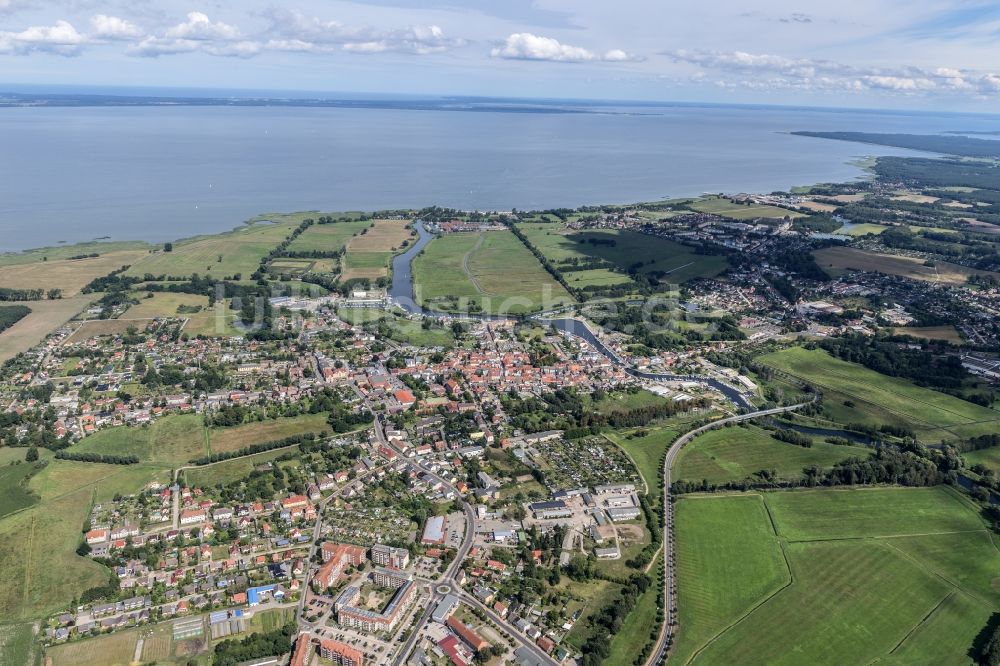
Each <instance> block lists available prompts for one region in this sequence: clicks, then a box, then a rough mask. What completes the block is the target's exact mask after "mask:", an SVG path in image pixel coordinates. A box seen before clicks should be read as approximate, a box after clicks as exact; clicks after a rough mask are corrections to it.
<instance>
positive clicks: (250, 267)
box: [105, 221, 297, 279]
mask: <svg viewBox="0 0 1000 666" xmlns="http://www.w3.org/2000/svg"><path fill="white" fill-rule="evenodd" d="M296 226H297V223H296V222H284V221H283V222H279V223H270V222H255V223H253V224H245V225H243V226H242V227H239V228H237V229H234V230H233V231H229V232H226V233H223V234H217V235H214V236H199V237H196V238H191V239H187V240H182V241H177V242H175V243H174V244H173V250H172V251H171V252H164V251H163V250H162V249H159V250H157V251H156V252H153V253H152V254H149V255H147V256H146V257H145V258H144V259H142V260H141V261H137V262H134V263H133V264H132V267H131V268H130V269H129V270H128V271H127V272H126V275H135V276H139V277H142V276H143V275H145V274H146V273H150V274H152V275H154V276H160V275H169V276H177V277H188V276H190V275H191V274H192V273H198V274H199V275H210V276H212V277H215V278H218V279H222V278H224V277H227V276H228V277H232V276H234V275H236V274H237V273H238V274H240V276H241V277H242V278H243V279H249V278H250V274H251V273H253V272H254V271H255V270H257V268H258V267H259V265H260V260H261V259H262V258H263V257H264V256H265V255H267V254H268V253H269V252H270V251H271V250H273V249H274V248H275V247H276V246H277V245H278V244H279V243H281V241H283V240H285V238H286V237H287V236H288V235H289V234H290V233H291V232H292V231H293V230H294V229H295V227H296ZM105 272H107V271H105Z"/></svg>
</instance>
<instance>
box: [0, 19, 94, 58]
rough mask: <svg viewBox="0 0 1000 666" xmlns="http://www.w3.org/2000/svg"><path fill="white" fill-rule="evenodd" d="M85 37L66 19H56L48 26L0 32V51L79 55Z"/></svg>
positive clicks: (24, 53) (85, 39)
mask: <svg viewBox="0 0 1000 666" xmlns="http://www.w3.org/2000/svg"><path fill="white" fill-rule="evenodd" d="M86 43H87V38H86V37H85V36H84V35H81V34H80V33H79V32H77V30H76V28H74V27H73V25H72V24H71V23H69V22H68V21H62V20H59V21H56V22H55V24H53V25H50V26H32V27H30V28H26V29H24V30H22V31H21V32H9V31H3V32H0V53H12V54H16V55H26V54H28V53H33V52H40V53H53V54H57V55H62V56H75V55H79V53H80V52H81V50H82V48H83V46H84V45H85V44H86Z"/></svg>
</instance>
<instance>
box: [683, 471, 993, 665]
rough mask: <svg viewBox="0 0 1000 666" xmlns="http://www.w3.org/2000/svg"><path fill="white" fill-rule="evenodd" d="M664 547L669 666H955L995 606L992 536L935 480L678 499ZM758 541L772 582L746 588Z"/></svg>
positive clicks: (753, 576)
mask: <svg viewBox="0 0 1000 666" xmlns="http://www.w3.org/2000/svg"><path fill="white" fill-rule="evenodd" d="M747 506H751V507H753V506H756V507H757V508H758V510H757V511H756V512H753V511H749V510H746V509H745V508H744V510H740V508H739V507H747ZM765 507H766V509H765ZM775 530H776V531H775ZM779 535H780V536H779ZM677 547H678V575H679V581H678V594H679V600H678V603H679V608H680V613H681V616H680V627H679V630H678V631H679V633H678V643H677V646H676V649H675V651H674V652H673V657H672V662H674V663H679V664H686V663H697V664H717V663H726V664H753V663H768V664H771V663H774V664H802V663H837V664H855V663H858V664H860V663H865V664H867V663H872V662H875V661H878V662H879V663H882V662H887V663H925V664H932V663H933V664H968V663H970V660H969V658H968V657H967V655H966V652H967V651H968V650H969V648H970V647H971V646H972V641H973V640H974V638H975V636H976V634H978V633H979V631H980V630H981V629H982V628H983V626H984V625H985V623H986V619H987V618H988V617H989V615H990V614H991V613H992V612H994V611H996V610H997V609H998V608H1000V589H998V584H1000V575H998V574H1000V553H998V551H997V548H996V546H995V544H994V541H993V536H992V535H991V534H990V533H989V532H988V531H987V530H986V526H985V525H984V523H983V522H982V521H981V520H980V518H979V517H978V515H977V512H976V509H975V507H973V506H972V505H971V504H969V503H967V502H966V501H965V499H964V498H962V497H961V496H960V495H959V494H958V493H957V492H956V491H954V490H952V489H950V488H947V487H943V486H942V487H935V488H886V487H880V488H859V489H847V490H839V489H838V490H829V489H824V490H800V491H787V492H770V493H764V494H761V495H723V496H719V495H716V496H686V497H682V498H681V499H680V500H679V501H678V505H677ZM762 548H763V552H764V553H766V554H767V553H769V554H770V555H771V557H772V558H781V552H782V550H783V551H784V553H785V558H783V559H777V560H776V561H778V562H779V564H780V567H779V570H780V574H781V575H780V576H779V577H778V578H779V580H783V581H784V582H785V583H779V584H778V585H773V584H772V586H771V587H770V588H768V589H766V590H762V591H760V592H756V593H753V594H750V595H748V594H746V591H745V590H744V589H743V587H742V586H743V585H744V582H745V581H758V580H768V577H767V575H766V574H765V573H764V572H763V571H752V570H750V571H748V570H744V569H746V568H747V567H748V562H747V560H748V558H747V557H746V556H745V555H744V552H750V553H757V552H758V551H760V550H761V549H762ZM759 559H760V558H759V557H756V556H755V557H754V558H753V560H752V561H759ZM786 562H787V564H786ZM765 571H766V570H765ZM770 580H772V581H773V578H771V579H770ZM782 585H784V586H782ZM778 588H780V589H778ZM686 608H687V609H688V610H685V609H686Z"/></svg>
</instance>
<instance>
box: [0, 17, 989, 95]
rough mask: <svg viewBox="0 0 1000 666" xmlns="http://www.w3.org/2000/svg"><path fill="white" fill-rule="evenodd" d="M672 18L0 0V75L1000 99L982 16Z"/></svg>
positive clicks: (466, 90)
mask: <svg viewBox="0 0 1000 666" xmlns="http://www.w3.org/2000/svg"><path fill="white" fill-rule="evenodd" d="M677 4H678V3H659V2H655V1H653V0H645V1H641V2H640V1H634V0H620V1H619V2H616V3H604V2H600V1H598V0H505V2H503V3H496V2H492V1H491V0H333V1H327V2H321V1H320V0H299V2H298V3H296V2H294V0H293V2H292V3H281V5H280V6H279V5H278V4H276V3H274V2H273V1H272V0H241V2H231V1H229V0H217V2H216V3H211V4H209V3H205V4H199V3H197V1H196V0H186V1H185V2H181V1H180V0H88V1H87V2H81V1H80V0H0V67H2V71H3V75H2V77H0V78H2V79H3V80H4V82H6V83H11V84H19V83H20V84H27V83H43V84H44V83H49V84H57V83H76V84H81V83H82V84H92V85H151V86H183V87H215V88H220V87H243V88H255V89H299V90H327V91H361V92H384V93H392V92H400V93H414V94H432V93H445V94H449V93H450V94H470V95H499V96H502V95H517V96H539V95H544V96H547V97H587V98H608V99H614V98H618V99H650V100H669V99H692V100H706V101H732V102H765V103H767V102H770V103H785V104H787V103H793V104H795V103H799V104H829V105H875V106H897V107H913V108H940V109H956V110H958V109H968V110H985V111H992V110H994V107H995V105H996V102H997V100H998V99H1000V46H998V45H997V44H998V41H997V37H998V36H1000V5H998V4H997V3H995V2H985V1H982V0H944V1H941V0H911V1H909V2H906V3H903V2H902V1H901V0H843V1H842V2H840V3H837V4H836V6H833V5H829V4H827V5H823V6H822V7H815V8H814V7H803V6H802V5H799V4H796V3H793V2H790V1H788V0H768V1H767V2H756V3H751V5H752V6H748V5H747V3H745V2H744V3H737V2H735V1H734V0H717V1H716V2H714V3H697V5H695V3H680V4H681V5H682V6H679V7H678V6H676V5H677ZM814 4H815V3H814ZM684 5H689V6H684Z"/></svg>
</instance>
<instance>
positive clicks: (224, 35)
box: [164, 12, 240, 41]
mask: <svg viewBox="0 0 1000 666" xmlns="http://www.w3.org/2000/svg"><path fill="white" fill-rule="evenodd" d="M239 36H240V30H239V28H236V27H235V26H231V25H229V24H226V23H222V22H213V21H212V20H211V19H209V18H208V16H206V15H205V14H202V13H201V12H190V13H188V15H187V21H185V22H184V23H178V24H177V25H175V26H174V27H172V28H170V29H169V30H167V31H166V33H165V34H164V37H166V38H168V39H188V40H195V41H217V40H232V39H237V38H238V37H239Z"/></svg>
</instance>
